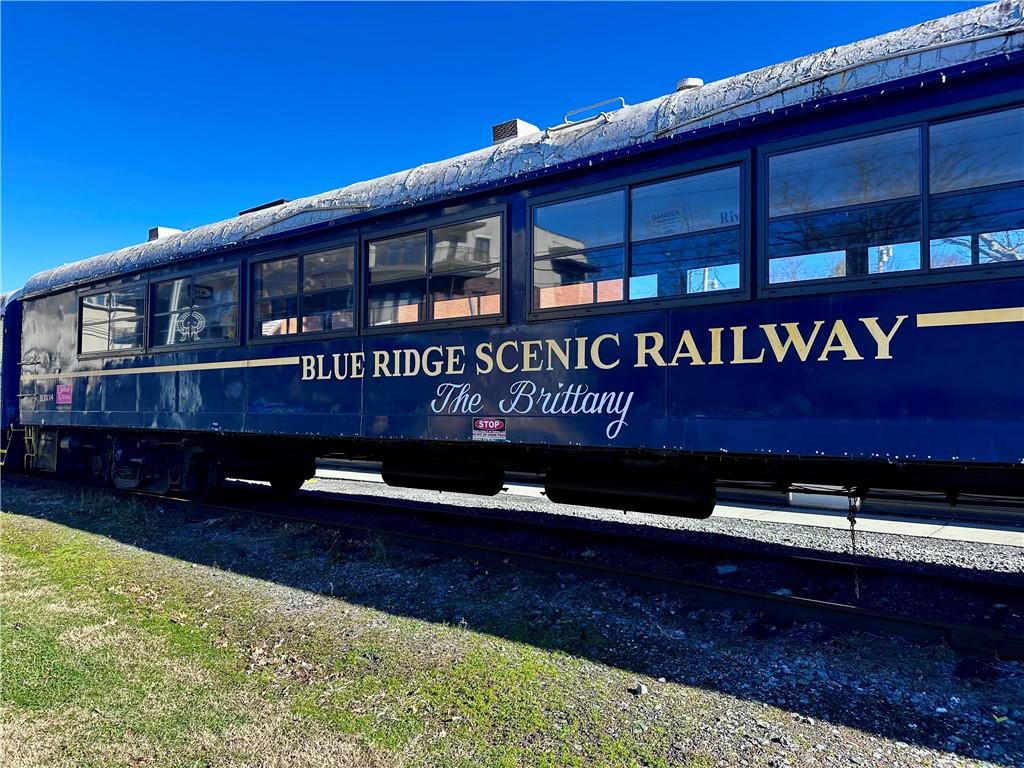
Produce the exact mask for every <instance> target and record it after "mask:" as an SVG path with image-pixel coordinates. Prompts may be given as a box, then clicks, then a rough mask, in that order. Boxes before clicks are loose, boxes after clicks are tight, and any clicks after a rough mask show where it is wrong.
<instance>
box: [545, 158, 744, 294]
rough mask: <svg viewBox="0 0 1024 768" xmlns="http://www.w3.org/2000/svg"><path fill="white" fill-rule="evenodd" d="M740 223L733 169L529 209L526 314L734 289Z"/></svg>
mask: <svg viewBox="0 0 1024 768" xmlns="http://www.w3.org/2000/svg"><path fill="white" fill-rule="evenodd" d="M627 195H628V198H627ZM627 199H628V204H629V216H628V219H627V215H626V206H627ZM741 221H742V208H741V204H740V168H739V166H732V167H728V168H720V169H716V170H713V171H704V172H701V173H693V174H689V175H687V176H680V177H677V178H673V179H668V180H666V181H658V182H653V183H649V184H642V185H635V186H632V187H630V188H629V189H622V190H616V191H614V192H606V193H603V194H599V195H590V196H588V197H583V198H577V199H574V200H569V201H566V202H559V203H552V204H550V205H543V206H538V207H537V208H535V209H534V212H533V256H534V263H533V290H534V296H533V307H534V309H555V308H558V307H572V306H581V305H587V304H602V303H611V302H622V301H637V300H642V299H655V298H670V297H677V296H679V297H683V296H690V295H694V294H706V293H712V292H715V291H729V290H737V289H739V288H741V287H742V285H743V280H744V274H745V272H744V269H743V267H742V258H741V250H742V246H741V240H740V226H741ZM627 278H628V283H627V282H626V279H627ZM627 286H628V295H627Z"/></svg>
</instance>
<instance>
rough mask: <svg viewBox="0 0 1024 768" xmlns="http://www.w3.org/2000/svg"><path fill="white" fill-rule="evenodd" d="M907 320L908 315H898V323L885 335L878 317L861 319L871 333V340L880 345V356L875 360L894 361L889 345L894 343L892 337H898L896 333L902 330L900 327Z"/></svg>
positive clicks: (876, 356)
mask: <svg viewBox="0 0 1024 768" xmlns="http://www.w3.org/2000/svg"><path fill="white" fill-rule="evenodd" d="M906 319H907V316H906V315H896V322H895V323H894V324H893V326H892V330H891V331H889V332H888V333H885V332H884V331H883V330H882V328H881V327H880V326H879V325H878V318H877V317H862V318H860V321H861V322H862V323H864V325H865V326H866V327H867V329H868V331H870V332H871V338H873V339H874V340H875V344H877V345H878V354H877V355H875V360H892V355H890V354H889V344H890V343H891V342H892V337H893V336H895V335H896V331H898V330H899V329H900V326H901V325H903V321H904V320H906Z"/></svg>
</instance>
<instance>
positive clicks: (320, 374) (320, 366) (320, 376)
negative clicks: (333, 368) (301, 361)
mask: <svg viewBox="0 0 1024 768" xmlns="http://www.w3.org/2000/svg"><path fill="white" fill-rule="evenodd" d="M316 371H317V373H316V378H317V381H327V379H329V378H331V374H330V373H324V356H323V355H317V356H316Z"/></svg>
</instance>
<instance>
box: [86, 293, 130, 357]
mask: <svg viewBox="0 0 1024 768" xmlns="http://www.w3.org/2000/svg"><path fill="white" fill-rule="evenodd" d="M145 315H146V287H145V286H144V285H134V286H125V287H123V288H117V289H114V290H113V291H108V292H106V293H97V294H92V295H91V296H83V297H82V299H81V301H80V303H79V337H80V338H79V348H80V349H81V351H82V354H89V353H99V352H117V351H127V350H132V349H140V348H141V347H142V328H143V324H144V318H145Z"/></svg>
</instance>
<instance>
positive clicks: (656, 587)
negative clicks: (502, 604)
mask: <svg viewBox="0 0 1024 768" xmlns="http://www.w3.org/2000/svg"><path fill="white" fill-rule="evenodd" d="M160 498H164V497H160ZM200 506H202V507H204V508H207V509H218V510H221V511H225V512H231V513H232V514H243V515H256V516H259V517H264V518H270V519H279V520H284V521H287V522H293V523H294V522H300V523H304V524H307V525H317V526H321V527H326V528H331V529H334V530H350V531H357V532H359V533H360V534H362V535H363V536H373V537H382V536H386V537H390V538H393V539H400V540H404V541H408V542H412V543H414V544H417V545H425V546H426V547H428V548H429V549H430V550H431V551H435V552H436V551H438V550H443V551H446V552H448V553H451V554H454V555H457V556H458V555H466V554H471V555H474V556H475V559H478V560H479V559H487V560H490V561H497V562H513V561H515V562H518V563H522V564H527V565H530V566H532V567H536V568H541V569H546V570H555V571H564V570H565V569H567V568H568V569H571V570H573V571H576V572H579V573H585V574H589V575H591V576H594V577H597V578H605V579H611V580H615V581H619V582H624V583H628V584H630V585H631V586H633V587H636V588H640V589H644V590H649V591H653V592H661V593H666V592H667V593H671V594H676V595H680V596H683V597H690V598H693V599H697V600H701V601H706V602H709V603H713V604H715V605H724V606H729V607H742V608H747V609H753V610H757V611H766V612H768V613H770V614H773V615H776V616H779V617H783V618H786V619H792V620H797V621H818V622H822V623H827V624H831V625H833V626H842V627H845V628H848V629H855V630H859V631H867V632H879V633H886V634H892V635H900V636H903V637H911V638H915V639H919V640H928V641H932V642H937V643H944V644H946V645H948V646H949V647H950V648H953V649H954V650H957V651H959V652H961V653H964V654H967V655H973V656H986V657H991V656H994V657H996V658H999V659H1003V660H1008V659H1020V660H1024V632H1012V631H1006V630H1000V629H993V628H990V627H978V626H972V625H966V624H958V623H955V622H948V621H941V620H936V619H928V618H923V617H918V616H909V615H905V614H898V613H890V612H886V611H878V610H875V609H870V608H862V607H860V606H856V605H851V604H848V603H838V602H830V601H825V600H816V599H813V598H806V597H799V596H795V595H779V594H774V593H770V592H757V591H755V590H749V589H743V588H739V587H730V586H726V585H720V584H711V583H707V582H700V581H694V580H691V579H680V578H676V577H672V576H666V575H663V574H654V573H647V572H644V571H638V570H633V569H629V568H621V567H618V566H611V565H605V564H602V563H592V562H587V561H584V560H580V559H578V558H567V557H560V556H557V555H549V554H544V553H540V552H525V551H523V550H518V549H511V548H508V547H499V546H494V545H489V544H480V543H472V542H466V541H461V540H458V539H451V538H446V537H440V536H430V535H426V534H421V533H415V532H412V531H402V530H396V529H394V528H382V527H379V526H368V525H360V524H356V523H349V522H344V521H335V520H325V519H324V518H322V517H315V516H308V515H301V514H300V515H296V514H294V513H285V512H272V511H267V510H253V509H246V508H237V507H229V506H226V505H217V504H208V503H206V502H202V503H201V504H200ZM379 506H381V507H384V508H387V509H389V510H390V505H386V504H381V505H379ZM806 560H812V559H811V558H807V559H806Z"/></svg>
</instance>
